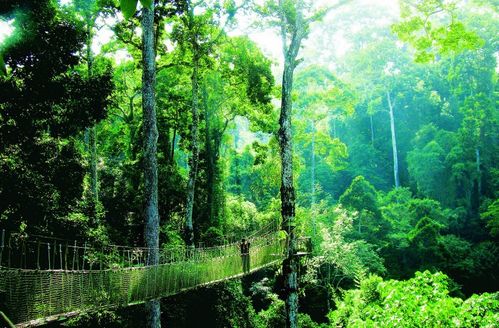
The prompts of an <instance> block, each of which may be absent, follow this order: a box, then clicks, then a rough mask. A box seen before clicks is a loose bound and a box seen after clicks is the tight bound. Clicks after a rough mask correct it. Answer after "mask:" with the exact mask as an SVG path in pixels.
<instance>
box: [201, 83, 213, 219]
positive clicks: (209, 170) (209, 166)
mask: <svg viewBox="0 0 499 328" xmlns="http://www.w3.org/2000/svg"><path fill="white" fill-rule="evenodd" d="M202 95H203V109H204V120H205V122H206V128H205V132H204V133H205V148H206V159H207V163H206V184H207V189H208V194H207V197H206V198H207V199H206V206H207V212H208V222H209V223H210V225H212V224H213V223H214V222H213V199H214V192H215V163H214V158H213V157H214V153H213V150H214V149H213V147H212V144H211V141H212V136H211V117H210V113H209V108H208V94H207V90H206V85H203V88H202Z"/></svg>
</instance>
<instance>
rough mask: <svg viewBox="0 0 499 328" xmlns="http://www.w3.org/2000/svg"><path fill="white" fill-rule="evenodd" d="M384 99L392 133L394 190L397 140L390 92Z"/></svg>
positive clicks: (398, 184) (397, 179) (397, 180)
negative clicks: (385, 99)
mask: <svg viewBox="0 0 499 328" xmlns="http://www.w3.org/2000/svg"><path fill="white" fill-rule="evenodd" d="M386 98H387V100H388V107H389V109H390V128H391V131H392V152H393V177H394V180H395V188H398V187H400V180H399V159H398V152H397V138H396V135H395V118H394V116H393V104H392V99H391V97H390V91H387V92H386Z"/></svg>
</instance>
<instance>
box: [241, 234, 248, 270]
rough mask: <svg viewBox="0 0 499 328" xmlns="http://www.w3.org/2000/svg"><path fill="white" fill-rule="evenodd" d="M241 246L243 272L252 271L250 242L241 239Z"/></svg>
mask: <svg viewBox="0 0 499 328" xmlns="http://www.w3.org/2000/svg"><path fill="white" fill-rule="evenodd" d="M239 247H240V248H241V259H242V262H243V272H244V273H248V272H249V271H250V254H249V250H250V242H249V241H247V240H246V239H244V238H243V239H242V240H241V244H240V245H239Z"/></svg>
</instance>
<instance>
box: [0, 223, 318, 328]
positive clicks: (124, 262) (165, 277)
mask: <svg viewBox="0 0 499 328" xmlns="http://www.w3.org/2000/svg"><path fill="white" fill-rule="evenodd" d="M248 239H249V241H250V242H251V247H250V254H249V260H250V271H249V272H254V271H257V270H260V269H262V268H264V267H267V266H270V265H273V264H277V263H279V262H280V261H282V260H283V258H284V250H285V247H286V240H285V239H284V240H283V239H282V238H280V237H279V228H278V226H277V224H271V225H269V226H267V227H265V228H264V229H262V230H260V231H258V232H257V233H255V234H254V235H252V236H250V237H249V238H248ZM301 244H302V247H301V248H302V250H305V249H307V250H308V246H309V245H308V244H305V243H301ZM302 253H303V252H302ZM148 254H149V249H147V248H141V247H125V246H117V245H113V246H107V247H101V248H98V249H96V248H92V247H89V246H88V245H86V244H84V245H83V246H81V245H77V243H76V242H74V243H73V244H69V243H68V242H67V241H62V240H59V241H58V240H51V239H48V238H44V237H40V236H38V237H30V238H27V237H25V236H22V235H15V234H11V235H9V236H8V237H7V238H6V236H5V231H2V236H1V244H0V314H2V313H1V311H4V312H5V313H6V314H7V316H8V317H9V318H10V319H11V320H12V321H13V322H14V323H15V324H16V326H17V327H32V326H39V325H43V324H46V323H49V322H53V321H58V320H64V319H67V318H69V317H74V316H78V315H79V314H81V313H84V312H89V311H95V310H99V309H103V308H114V307H124V306H129V305H135V304H140V303H144V302H146V301H148V300H152V299H157V298H161V297H166V296H170V295H174V294H177V293H179V292H182V291H185V290H189V289H193V288H196V287H200V286H205V285H209V284H213V283H217V282H220V281H224V280H228V279H233V278H237V277H241V276H243V275H244V274H246V273H248V272H243V265H242V259H241V254H240V250H239V245H238V243H231V244H226V245H221V246H216V247H203V248H185V247H176V248H168V249H160V254H161V255H160V263H159V264H158V265H148Z"/></svg>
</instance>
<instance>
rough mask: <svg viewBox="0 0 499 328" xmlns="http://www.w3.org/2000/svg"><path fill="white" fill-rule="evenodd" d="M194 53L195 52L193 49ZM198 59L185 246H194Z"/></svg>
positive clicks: (194, 76) (196, 62) (195, 63)
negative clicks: (193, 220)
mask: <svg viewBox="0 0 499 328" xmlns="http://www.w3.org/2000/svg"><path fill="white" fill-rule="evenodd" d="M194 51H196V50H195V49H194ZM198 71H199V59H198V58H197V55H196V54H194V59H193V70H192V76H191V84H192V102H191V113H192V126H191V152H192V154H191V158H190V160H189V181H188V183H187V202H186V211H185V212H186V214H185V242H186V244H187V246H190V247H193V246H194V225H193V222H192V212H193V208H194V193H195V188H196V178H197V171H198V164H199V109H198V79H199V77H198V74H199V72H198Z"/></svg>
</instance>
